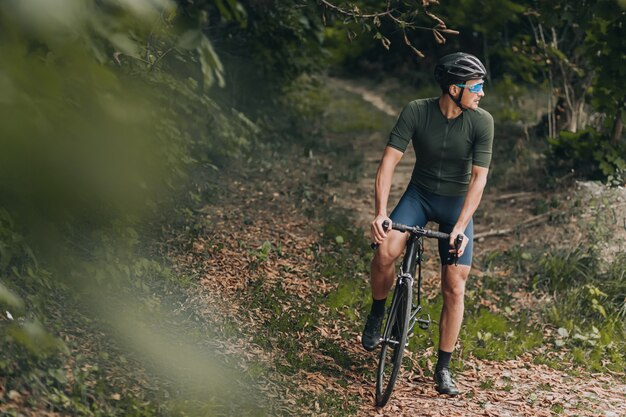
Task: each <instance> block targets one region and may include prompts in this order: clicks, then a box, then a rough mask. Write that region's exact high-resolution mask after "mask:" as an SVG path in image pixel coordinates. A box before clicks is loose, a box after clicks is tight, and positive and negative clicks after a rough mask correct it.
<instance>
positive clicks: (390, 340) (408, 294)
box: [376, 280, 412, 407]
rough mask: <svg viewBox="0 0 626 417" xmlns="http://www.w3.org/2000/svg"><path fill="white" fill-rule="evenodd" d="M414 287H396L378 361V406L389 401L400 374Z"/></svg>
mask: <svg viewBox="0 0 626 417" xmlns="http://www.w3.org/2000/svg"><path fill="white" fill-rule="evenodd" d="M411 301H412V286H411V282H410V280H408V282H406V281H405V282H403V283H401V284H399V285H398V286H396V290H395V293H394V297H393V302H392V303H391V308H390V310H389V316H388V317H387V323H386V324H385V331H384V333H383V340H382V342H381V349H380V356H379V359H378V374H377V379H376V405H377V406H379V407H382V406H384V405H385V404H387V401H389V397H390V396H391V392H392V391H393V386H394V384H395V383H396V378H397V377H398V372H399V371H400V367H401V365H402V356H403V354H404V346H405V345H406V340H407V329H408V325H409V320H410V310H411Z"/></svg>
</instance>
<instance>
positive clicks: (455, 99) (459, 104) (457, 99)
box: [448, 87, 467, 111]
mask: <svg viewBox="0 0 626 417" xmlns="http://www.w3.org/2000/svg"><path fill="white" fill-rule="evenodd" d="M459 88H460V89H461V94H459V98H454V96H453V95H452V94H450V89H449V88H448V95H449V96H450V98H451V99H452V101H453V102H454V104H456V105H457V106H459V109H461V111H465V110H467V109H466V108H465V107H463V106H462V105H461V99H462V98H463V91H465V87H459Z"/></svg>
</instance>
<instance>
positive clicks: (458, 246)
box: [454, 234, 463, 266]
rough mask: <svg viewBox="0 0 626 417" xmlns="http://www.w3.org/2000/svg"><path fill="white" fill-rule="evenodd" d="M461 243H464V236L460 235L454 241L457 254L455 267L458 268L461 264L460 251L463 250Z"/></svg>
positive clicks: (455, 255)
mask: <svg viewBox="0 0 626 417" xmlns="http://www.w3.org/2000/svg"><path fill="white" fill-rule="evenodd" d="M461 243H463V235H462V234H458V235H457V236H456V239H454V249H455V250H456V252H454V266H457V264H458V263H459V249H461Z"/></svg>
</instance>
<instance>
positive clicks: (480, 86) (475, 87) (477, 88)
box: [454, 83, 485, 93]
mask: <svg viewBox="0 0 626 417" xmlns="http://www.w3.org/2000/svg"><path fill="white" fill-rule="evenodd" d="M484 84H485V83H478V84H474V85H466V84H454V85H456V86H457V87H464V88H467V89H468V90H469V91H470V93H480V92H481V91H483V85H484Z"/></svg>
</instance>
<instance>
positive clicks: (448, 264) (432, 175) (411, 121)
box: [362, 52, 494, 395]
mask: <svg viewBox="0 0 626 417" xmlns="http://www.w3.org/2000/svg"><path fill="white" fill-rule="evenodd" d="M485 75H486V70H485V67H484V66H483V64H482V63H481V62H480V60H479V59H478V58H476V57H475V56H473V55H470V54H466V53H462V52H458V53H453V54H450V55H446V56H444V57H442V58H441V59H440V60H439V62H438V63H437V66H436V67H435V79H436V80H437V82H438V83H439V85H440V86H441V89H442V94H441V95H440V96H439V97H434V98H427V99H421V100H414V101H412V102H410V103H409V104H408V105H407V106H406V107H405V108H404V110H403V111H402V113H401V114H400V116H399V118H398V121H397V122H396V125H395V127H394V128H393V130H392V131H391V134H390V137H389V141H388V142H387V146H386V147H385V150H384V152H383V157H382V160H381V162H380V165H379V167H378V172H377V174H376V186H375V206H376V217H375V219H374V220H373V221H372V224H371V232H372V237H373V240H374V242H375V243H377V244H380V246H379V247H378V249H377V250H376V253H375V255H374V259H373V261H372V266H371V288H372V298H373V303H372V308H371V312H370V314H369V315H368V317H367V323H366V324H365V329H364V331H363V336H362V343H363V347H364V348H365V349H366V350H368V351H371V350H373V349H374V348H375V347H376V346H377V345H378V343H379V341H380V332H381V325H382V320H383V316H384V311H385V301H386V299H387V294H388V293H389V291H390V289H391V286H392V285H393V282H394V275H395V273H394V270H395V261H396V259H397V258H398V257H399V256H400V255H401V254H402V251H403V249H404V247H405V243H406V239H407V236H406V235H405V234H404V233H401V232H399V231H396V230H390V231H386V230H384V229H383V225H382V224H383V222H384V221H385V220H389V219H391V221H393V222H397V223H402V224H405V225H408V226H415V225H418V226H421V227H423V226H425V225H426V223H427V222H428V221H435V222H437V223H439V230H440V231H442V232H445V233H449V234H450V242H446V241H441V240H440V241H439V256H440V258H441V265H442V267H441V289H442V294H443V308H442V311H441V318H440V321H439V323H440V325H439V335H440V338H439V355H438V360H437V365H436V368H435V383H436V389H437V391H438V392H439V393H442V394H449V395H457V394H458V393H459V391H458V389H457V387H456V386H455V383H454V381H453V380H452V377H451V375H450V369H449V368H450V358H451V356H452V352H453V350H454V347H455V345H456V341H457V338H458V335H459V330H460V328H461V322H462V320H463V310H464V301H463V299H464V294H465V282H466V281H467V277H468V276H469V271H470V266H471V264H472V236H473V222H472V216H473V214H474V211H475V210H476V208H477V207H478V205H479V203H480V200H481V197H482V194H483V190H484V187H485V184H486V182H487V173H488V171H489V164H490V162H491V146H492V142H493V133H494V126H493V118H492V117H491V115H490V114H489V113H488V112H487V111H485V110H483V109H481V108H479V107H478V105H479V102H480V99H481V98H482V97H483V96H484V95H485V94H484V92H483V88H482V87H483V78H484V77H485ZM409 141H413V147H414V149H415V156H416V162H415V168H414V169H413V174H412V176H411V181H410V183H409V185H408V187H407V190H406V191H405V193H404V195H403V196H402V198H401V199H400V201H399V203H398V205H397V206H396V208H395V209H394V210H393V212H392V213H391V215H390V216H387V199H388V197H389V191H390V188H391V181H392V177H393V173H394V170H395V167H396V165H397V164H398V162H399V161H400V159H401V158H402V155H403V153H404V151H405V150H406V147H407V146H408V143H409ZM459 234H461V235H462V236H463V241H462V243H461V247H460V248H459V249H458V253H456V255H457V256H458V263H457V265H455V264H454V260H453V258H454V256H452V255H454V254H455V253H454V252H455V250H454V249H453V248H454V238H455V237H456V236H457V235H459Z"/></svg>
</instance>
